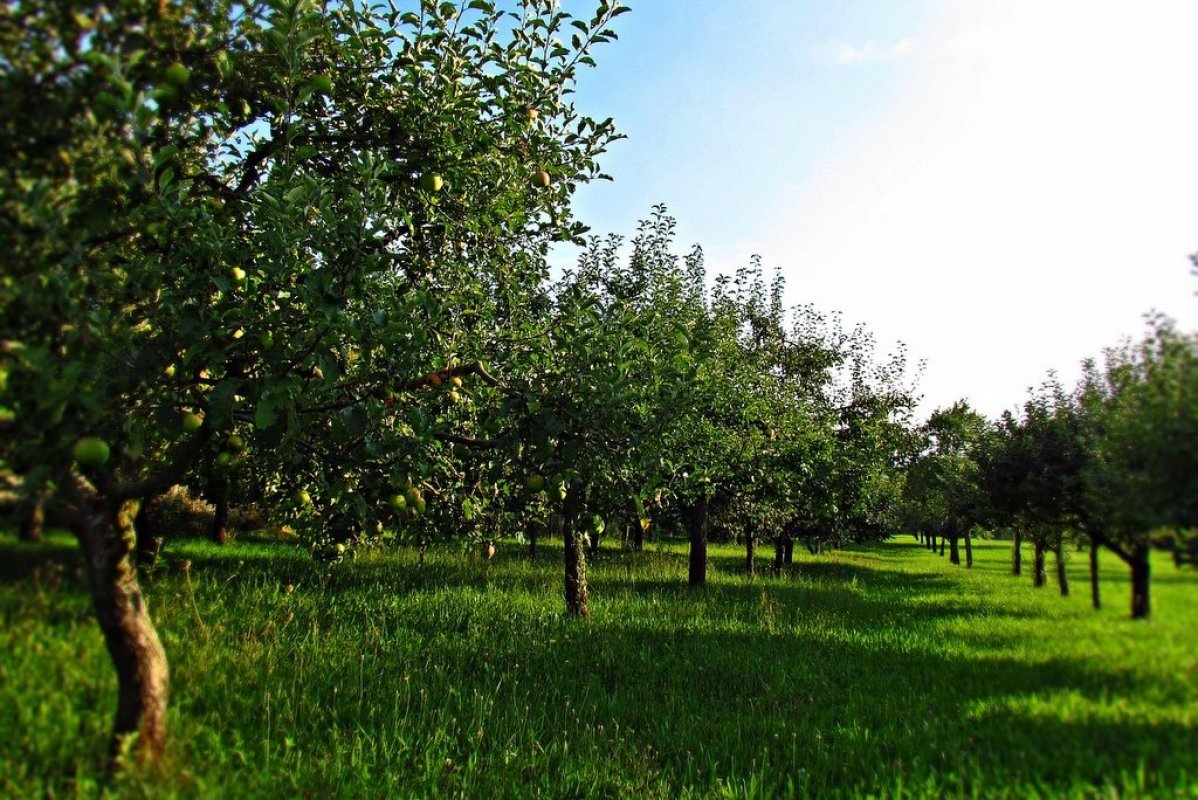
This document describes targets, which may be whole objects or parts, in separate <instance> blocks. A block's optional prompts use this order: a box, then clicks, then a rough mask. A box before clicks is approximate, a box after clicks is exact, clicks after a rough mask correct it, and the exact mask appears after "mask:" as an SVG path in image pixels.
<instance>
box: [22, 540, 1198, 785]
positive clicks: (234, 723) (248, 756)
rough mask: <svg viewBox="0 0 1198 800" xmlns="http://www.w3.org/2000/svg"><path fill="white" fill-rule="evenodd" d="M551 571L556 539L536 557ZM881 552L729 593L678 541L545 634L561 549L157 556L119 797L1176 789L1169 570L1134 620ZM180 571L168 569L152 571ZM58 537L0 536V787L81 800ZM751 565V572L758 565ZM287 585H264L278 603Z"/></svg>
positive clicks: (67, 584)
mask: <svg viewBox="0 0 1198 800" xmlns="http://www.w3.org/2000/svg"><path fill="white" fill-rule="evenodd" d="M559 547H560V545H559ZM975 559H976V565H975V567H974V569H972V570H968V571H967V570H965V569H964V568H958V567H953V566H951V565H949V564H948V563H947V560H946V559H943V558H941V557H939V556H936V555H934V554H932V553H930V552H928V551H927V550H924V549H922V548H921V547H920V546H919V545H918V544H917V543H915V542H914V540H912V539H910V538H905V539H899V540H896V541H892V542H887V543H882V544H879V545H875V546H869V547H862V548H858V549H854V550H849V551H843V552H837V553H832V554H825V555H821V556H808V555H807V554H806V553H800V554H798V555H797V556H796V563H795V564H794V566H793V567H792V568H790V569H789V570H788V572H787V573H786V574H784V575H783V576H781V577H774V576H771V575H764V576H763V575H759V576H758V577H757V578H755V579H752V580H750V579H748V578H746V577H744V576H743V575H742V574H741V573H742V571H743V553H742V551H741V550H740V549H739V548H736V547H733V546H716V547H714V548H713V552H712V569H711V574H710V583H709V585H708V586H706V587H704V588H702V589H699V590H690V589H688V588H687V587H686V586H685V576H686V558H685V545H684V544H682V543H673V544H669V545H666V546H659V545H657V544H651V545H650V546H649V549H648V550H647V551H646V552H644V553H639V554H633V553H625V552H621V551H615V550H612V551H604V552H603V553H602V554H601V555H600V557H599V558H598V559H597V560H596V561H595V562H594V563H593V564H591V565H590V577H591V583H592V591H593V602H592V609H593V614H594V616H593V617H592V619H591V620H590V621H589V622H585V623H580V622H578V621H576V620H570V619H567V618H565V617H563V615H562V613H561V608H562V600H561V597H560V594H561V581H562V578H561V575H560V572H561V554H560V549H557V548H553V547H546V548H543V549H542V550H541V551H540V553H539V554H538V557H537V558H536V559H533V560H530V559H528V558H527V557H526V556H525V555H524V550H523V548H522V546H520V545H518V544H516V543H514V542H511V543H504V544H503V545H502V546H501V548H500V552H499V555H498V556H497V557H496V558H495V559H493V560H490V561H488V560H486V559H483V558H480V557H478V556H477V555H473V556H472V555H469V554H465V553H463V552H462V551H461V550H459V549H448V548H447V549H441V550H433V551H431V552H430V553H429V555H428V557H427V559H426V562H425V563H424V565H423V566H421V565H420V564H419V563H418V559H417V557H416V555H415V553H412V552H409V551H390V550H372V551H364V552H360V553H359V554H358V556H357V557H356V558H355V559H353V560H347V561H346V562H344V563H341V564H336V565H332V566H322V565H320V564H317V563H315V562H313V561H312V560H311V559H309V558H308V556H307V554H306V553H304V552H303V551H299V550H297V549H296V548H294V547H291V546H288V545H284V544H277V543H263V542H248V541H247V542H238V543H234V544H232V545H229V546H225V547H215V546H212V545H209V544H207V543H205V542H199V541H178V542H173V543H172V544H171V545H170V546H169V547H168V550H167V555H166V558H165V559H164V561H163V562H162V563H161V564H160V565H159V567H157V568H156V569H155V570H154V571H153V573H152V574H151V577H150V578H149V579H148V580H147V581H146V589H147V595H148V597H149V598H150V602H151V611H152V613H153V615H154V616H155V619H156V620H157V622H158V626H159V630H160V632H161V633H162V636H163V639H164V642H165V645H166V648H167V651H168V655H169V657H170V659H171V668H172V677H173V692H174V693H173V698H172V707H171V733H172V742H171V749H170V758H169V766H168V772H167V775H166V777H165V778H159V779H156V780H155V781H152V782H151V781H145V780H141V779H138V778H137V777H136V776H135V777H133V778H131V779H130V780H127V781H126V782H125V783H123V784H122V785H121V786H120V788H119V790H111V792H112V793H115V794H117V795H120V796H139V795H141V796H146V797H166V796H180V797H196V796H198V797H229V796H240V797H277V796H288V795H293V794H299V795H308V796H318V797H450V796H467V797H518V796H542V797H590V796H610V797H627V796H636V797H662V798H674V797H711V796H731V797H778V796H789V795H797V796H821V797H838V796H844V797H850V796H874V797H900V796H901V797H943V796H981V797H1093V796H1109V797H1143V796H1159V797H1189V796H1195V794H1196V793H1198V789H1196V787H1198V573H1196V572H1195V571H1192V570H1191V571H1186V572H1180V571H1177V570H1176V569H1175V568H1174V567H1173V566H1172V564H1171V563H1169V562H1168V560H1167V559H1166V558H1163V557H1162V558H1158V559H1157V560H1156V562H1155V563H1154V578H1153V592H1154V596H1153V602H1154V612H1153V613H1154V616H1153V619H1151V620H1149V621H1148V622H1146V623H1143V622H1141V623H1136V622H1132V621H1131V620H1129V619H1127V606H1128V593H1129V588H1128V578H1127V574H1126V570H1125V569H1124V568H1123V567H1122V565H1121V564H1120V563H1119V562H1118V561H1117V560H1116V559H1115V558H1114V557H1112V556H1109V555H1107V556H1104V559H1103V579H1104V584H1103V596H1104V601H1105V603H1106V607H1105V608H1104V609H1103V610H1102V611H1101V612H1094V611H1093V610H1092V609H1091V608H1090V607H1089V593H1088V584H1087V583H1086V559H1085V556H1084V554H1076V556H1075V557H1074V558H1073V561H1072V562H1071V563H1070V567H1069V570H1070V577H1071V578H1072V580H1073V593H1072V594H1071V596H1069V597H1066V598H1062V597H1060V596H1059V593H1058V592H1057V589H1056V586H1055V582H1050V584H1049V586H1047V587H1045V588H1043V589H1038V590H1033V589H1032V588H1031V580H1030V576H1029V575H1028V574H1025V576H1024V577H1021V578H1016V577H1013V576H1011V575H1010V569H1009V561H1010V545H1009V543H1004V542H981V543H979V544H978V545H977V546H976V549H975ZM184 560H188V561H190V562H191V568H190V571H189V572H188V574H186V575H185V574H184V572H183V570H182V568H181V565H182V562H183V561H184ZM77 564H78V554H77V552H76V550H75V547H74V545H73V544H72V542H71V540H70V538H69V537H66V536H65V535H52V536H51V537H49V539H48V541H47V542H46V543H45V544H42V545H38V546H31V545H23V544H20V543H18V542H16V541H15V538H14V537H13V536H12V535H11V534H8V533H5V534H2V535H0V726H3V730H4V731H5V734H4V735H3V736H0V795H11V796H14V797H42V796H47V795H48V793H52V794H53V795H54V796H71V795H80V796H95V795H97V794H102V793H104V792H105V791H108V790H105V788H104V783H103V780H104V778H103V776H104V760H105V753H106V744H107V729H108V726H109V724H110V717H111V713H112V709H113V705H114V703H115V697H114V692H115V680H114V678H113V676H112V670H111V667H110V665H109V663H108V657H107V653H106V652H105V650H104V646H103V642H102V639H101V637H100V634H99V631H98V630H97V628H96V626H95V623H94V621H93V620H92V619H91V615H90V609H89V606H88V600H87V597H86V593H85V591H84V587H83V586H82V584H81V579H80V576H79V572H78V567H77ZM762 566H765V563H764V562H763V563H762ZM288 587H291V589H290V591H289V590H288Z"/></svg>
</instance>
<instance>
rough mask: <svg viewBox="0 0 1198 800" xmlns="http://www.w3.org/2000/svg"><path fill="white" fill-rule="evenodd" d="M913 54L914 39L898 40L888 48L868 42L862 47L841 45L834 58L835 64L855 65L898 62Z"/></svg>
mask: <svg viewBox="0 0 1198 800" xmlns="http://www.w3.org/2000/svg"><path fill="white" fill-rule="evenodd" d="M914 52H915V40H914V39H900V40H899V41H897V42H895V43H894V44H892V45H890V46H885V45H879V44H878V43H877V42H874V41H869V42H866V43H865V44H864V45H862V46H859V47H858V46H854V45H850V44H845V45H841V46H840V48H839V53H838V54H837V56H836V61H837V63H840V64H856V63H861V62H877V61H898V60H899V59H901V58H906V57H907V56H909V55H911V54H913V53H914Z"/></svg>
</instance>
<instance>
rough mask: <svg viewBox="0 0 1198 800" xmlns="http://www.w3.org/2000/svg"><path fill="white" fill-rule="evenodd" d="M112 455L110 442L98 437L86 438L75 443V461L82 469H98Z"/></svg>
mask: <svg viewBox="0 0 1198 800" xmlns="http://www.w3.org/2000/svg"><path fill="white" fill-rule="evenodd" d="M111 455H112V451H111V449H110V448H109V447H108V442H106V441H104V440H103V439H101V438H99V437H96V436H84V437H83V438H82V439H80V440H79V441H77V442H75V461H76V463H78V464H79V466H81V467H98V466H101V465H102V464H107V463H108V458H109V456H111Z"/></svg>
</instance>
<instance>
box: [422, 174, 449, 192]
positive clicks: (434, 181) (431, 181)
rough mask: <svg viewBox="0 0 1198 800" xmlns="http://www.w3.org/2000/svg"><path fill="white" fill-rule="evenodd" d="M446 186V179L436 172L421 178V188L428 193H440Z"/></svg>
mask: <svg viewBox="0 0 1198 800" xmlns="http://www.w3.org/2000/svg"><path fill="white" fill-rule="evenodd" d="M444 185H445V181H444V179H442V178H441V176H440V175H438V174H436V173H434V172H426V173H425V174H423V175H421V176H420V188H421V189H423V190H424V191H426V192H439V191H441V187H442V186H444Z"/></svg>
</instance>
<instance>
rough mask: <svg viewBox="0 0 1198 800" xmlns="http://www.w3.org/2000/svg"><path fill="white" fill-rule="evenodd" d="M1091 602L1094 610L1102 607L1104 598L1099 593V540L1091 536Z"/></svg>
mask: <svg viewBox="0 0 1198 800" xmlns="http://www.w3.org/2000/svg"><path fill="white" fill-rule="evenodd" d="M1090 602H1091V603H1092V604H1093V606H1094V610H1095V611H1097V610H1098V609H1100V608H1102V598H1101V597H1100V596H1099V593H1098V540H1097V539H1095V538H1094V537H1093V536H1091V537H1090Z"/></svg>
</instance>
